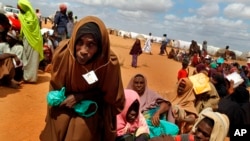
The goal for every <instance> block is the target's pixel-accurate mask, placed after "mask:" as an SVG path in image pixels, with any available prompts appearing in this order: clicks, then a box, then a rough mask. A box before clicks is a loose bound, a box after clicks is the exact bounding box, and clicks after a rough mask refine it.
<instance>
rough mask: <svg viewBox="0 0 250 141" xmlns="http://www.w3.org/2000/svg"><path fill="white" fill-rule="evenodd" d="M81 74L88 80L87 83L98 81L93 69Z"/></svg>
mask: <svg viewBox="0 0 250 141" xmlns="http://www.w3.org/2000/svg"><path fill="white" fill-rule="evenodd" d="M82 76H83V78H84V79H85V80H86V81H87V82H88V84H93V83H95V82H97V81H98V78H97V76H96V74H95V72H94V71H93V70H92V71H90V72H88V73H86V74H83V75H82Z"/></svg>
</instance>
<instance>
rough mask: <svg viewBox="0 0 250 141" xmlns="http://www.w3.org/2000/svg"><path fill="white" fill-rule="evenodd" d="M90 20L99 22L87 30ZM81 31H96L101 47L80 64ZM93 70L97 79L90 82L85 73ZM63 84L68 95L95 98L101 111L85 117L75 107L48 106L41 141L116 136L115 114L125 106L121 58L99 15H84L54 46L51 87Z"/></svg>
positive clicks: (112, 137) (104, 138) (88, 98)
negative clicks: (77, 53)
mask: <svg viewBox="0 0 250 141" xmlns="http://www.w3.org/2000/svg"><path fill="white" fill-rule="evenodd" d="M87 23H91V24H95V25H96V26H95V25H94V26H95V27H93V25H92V28H91V29H92V30H89V31H88V30H85V29H86V28H85V27H84V26H85V25H86V24H87ZM96 27H98V28H99V30H98V29H96ZM83 29H84V31H83ZM91 31H94V32H95V33H96V34H95V33H93V32H91ZM82 33H83V34H85V33H91V34H93V35H94V36H95V37H96V40H97V42H98V43H99V44H98V50H101V52H100V53H99V54H97V55H96V56H95V58H94V59H92V60H91V61H90V62H88V63H87V64H86V65H81V64H79V63H78V62H77V61H76V59H75V56H74V54H75V43H76V41H77V39H78V38H79V37H80V36H81V35H83V34H82ZM79 35H80V36H79ZM92 70H93V71H94V72H95V74H96V76H97V78H98V81H97V82H95V83H93V84H88V83H87V81H86V80H85V79H84V78H83V77H82V75H83V74H86V73H87V72H89V71H92ZM62 87H65V88H66V93H65V94H66V95H69V94H82V95H84V99H83V100H93V101H95V102H96V103H97V104H98V111H97V113H96V114H95V115H93V116H91V117H89V118H83V117H79V116H78V115H76V114H75V113H74V112H73V109H72V110H69V109H68V110H67V109H65V108H60V107H52V108H51V107H49V109H48V110H49V112H48V115H47V119H46V127H45V129H44V131H43V132H42V134H41V136H40V139H41V140H42V141H49V140H72V139H76V140H86V141H92V140H95V141H100V140H109V141H113V140H115V136H116V115H117V114H118V113H120V112H121V111H122V109H123V107H124V103H125V96H124V89H123V85H122V79H121V72H120V65H119V61H118V58H117V57H116V55H115V54H114V53H113V52H112V51H111V50H110V42H109V36H108V32H107V29H106V27H105V25H104V23H103V22H102V21H101V20H100V19H99V18H97V17H93V16H87V17H85V18H83V19H81V20H80V21H79V22H77V24H76V25H75V26H74V29H73V33H72V36H71V38H70V39H68V40H63V41H61V42H60V44H59V47H58V48H57V49H56V50H55V53H54V55H53V59H52V71H51V80H50V90H59V89H61V88H62Z"/></svg>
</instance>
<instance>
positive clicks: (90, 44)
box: [76, 34, 98, 65]
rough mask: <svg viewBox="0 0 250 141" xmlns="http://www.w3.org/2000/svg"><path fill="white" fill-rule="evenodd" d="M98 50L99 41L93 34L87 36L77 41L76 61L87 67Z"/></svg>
mask: <svg viewBox="0 0 250 141" xmlns="http://www.w3.org/2000/svg"><path fill="white" fill-rule="evenodd" d="M97 50H98V47H97V41H95V39H94V37H93V35H92V34H85V35H83V36H82V37H81V38H80V39H79V40H77V41H76V60H77V62H78V63H79V64H81V65H85V64H86V63H87V62H88V61H89V60H90V59H91V58H93V56H94V55H95V54H96V52H97Z"/></svg>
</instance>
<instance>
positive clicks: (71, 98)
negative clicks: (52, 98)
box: [60, 94, 77, 108]
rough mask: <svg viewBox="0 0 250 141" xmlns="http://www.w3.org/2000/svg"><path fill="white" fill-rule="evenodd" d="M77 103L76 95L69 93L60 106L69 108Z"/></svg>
mask: <svg viewBox="0 0 250 141" xmlns="http://www.w3.org/2000/svg"><path fill="white" fill-rule="evenodd" d="M76 103H77V100H76V97H75V96H74V95H72V94H71V95H69V96H68V97H67V98H66V99H65V100H64V101H63V102H62V103H61V104H60V106H66V107H68V108H73V106H74V105H75V104H76Z"/></svg>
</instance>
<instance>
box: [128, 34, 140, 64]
mask: <svg viewBox="0 0 250 141" xmlns="http://www.w3.org/2000/svg"><path fill="white" fill-rule="evenodd" d="M129 54H130V55H132V63H131V66H132V67H135V68H136V67H137V58H138V56H139V55H140V54H142V49H141V41H140V39H138V38H136V40H135V43H134V44H133V46H132V48H131V50H130V52H129Z"/></svg>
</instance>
